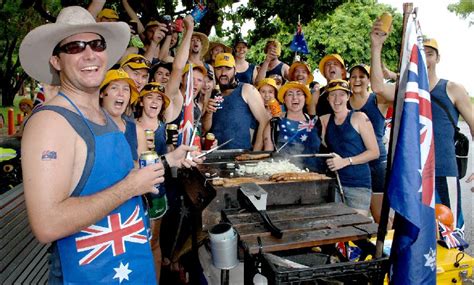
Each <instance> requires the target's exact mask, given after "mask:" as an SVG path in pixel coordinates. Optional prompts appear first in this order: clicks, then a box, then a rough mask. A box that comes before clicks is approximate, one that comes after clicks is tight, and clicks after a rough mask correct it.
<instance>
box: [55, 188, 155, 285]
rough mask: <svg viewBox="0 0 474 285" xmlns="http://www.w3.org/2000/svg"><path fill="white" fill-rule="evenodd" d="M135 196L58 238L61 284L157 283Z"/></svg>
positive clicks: (140, 207)
mask: <svg viewBox="0 0 474 285" xmlns="http://www.w3.org/2000/svg"><path fill="white" fill-rule="evenodd" d="M137 199H140V198H139V197H135V198H133V199H131V200H129V201H128V202H126V203H125V204H122V206H120V207H119V208H117V209H116V210H114V211H113V212H111V213H110V214H109V215H108V216H106V217H105V218H104V219H102V220H100V221H98V222H97V223H95V224H93V225H90V226H88V227H85V228H83V229H82V230H81V231H80V232H78V233H76V234H74V235H72V236H69V237H67V238H64V239H61V240H59V241H58V247H59V251H60V257H61V264H62V272H63V279H64V284H156V277H155V271H154V265H153V257H152V254H151V249H150V244H149V242H148V234H147V227H146V224H145V220H144V219H146V218H147V217H146V216H144V214H143V208H142V206H141V204H139V203H136V202H137V201H134V200H137Z"/></svg>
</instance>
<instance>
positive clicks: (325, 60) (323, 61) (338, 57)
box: [319, 53, 346, 78]
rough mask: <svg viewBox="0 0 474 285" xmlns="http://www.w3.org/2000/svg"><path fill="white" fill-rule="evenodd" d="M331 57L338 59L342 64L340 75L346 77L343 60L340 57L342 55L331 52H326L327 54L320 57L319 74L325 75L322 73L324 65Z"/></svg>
mask: <svg viewBox="0 0 474 285" xmlns="http://www.w3.org/2000/svg"><path fill="white" fill-rule="evenodd" d="M331 59H335V60H337V61H339V62H340V63H341V65H342V71H343V73H342V77H343V78H345V77H346V67H345V66H344V60H343V59H342V57H341V56H340V55H338V54H337V53H333V54H328V55H325V56H324V57H323V59H321V61H320V62H319V72H321V74H322V75H323V76H324V77H326V76H325V75H324V65H325V64H326V62H328V61H329V60H331Z"/></svg>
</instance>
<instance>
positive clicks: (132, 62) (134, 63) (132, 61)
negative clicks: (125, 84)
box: [120, 53, 151, 69]
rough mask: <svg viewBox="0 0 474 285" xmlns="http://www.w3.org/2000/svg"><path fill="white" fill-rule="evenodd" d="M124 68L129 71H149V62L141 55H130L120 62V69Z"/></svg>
mask: <svg viewBox="0 0 474 285" xmlns="http://www.w3.org/2000/svg"><path fill="white" fill-rule="evenodd" d="M125 66H128V67H130V68H131V69H150V67H151V62H150V61H149V60H148V59H146V57H144V56H143V55H141V54H136V53H131V54H128V55H127V56H125V57H124V58H123V59H122V60H121V61H120V67H121V68H123V67H125Z"/></svg>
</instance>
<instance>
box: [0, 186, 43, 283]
mask: <svg viewBox="0 0 474 285" xmlns="http://www.w3.org/2000/svg"><path fill="white" fill-rule="evenodd" d="M49 246H50V245H49V244H46V245H45V244H40V243H39V242H38V240H37V239H36V238H35V236H34V235H33V233H32V232H31V228H30V224H29V222H28V216H27V213H26V205H25V196H24V195H23V184H20V185H18V186H16V187H15V188H13V189H11V190H9V191H8V192H6V193H4V194H2V195H1V196H0V256H1V259H0V272H1V274H0V284H47V281H48V274H49V264H48V259H49V253H48V248H49Z"/></svg>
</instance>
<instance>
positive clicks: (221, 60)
mask: <svg viewBox="0 0 474 285" xmlns="http://www.w3.org/2000/svg"><path fill="white" fill-rule="evenodd" d="M221 66H227V67H235V59H234V56H233V55H232V54H231V53H226V52H225V53H220V54H218V55H217V56H216V60H215V61H214V67H221Z"/></svg>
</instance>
